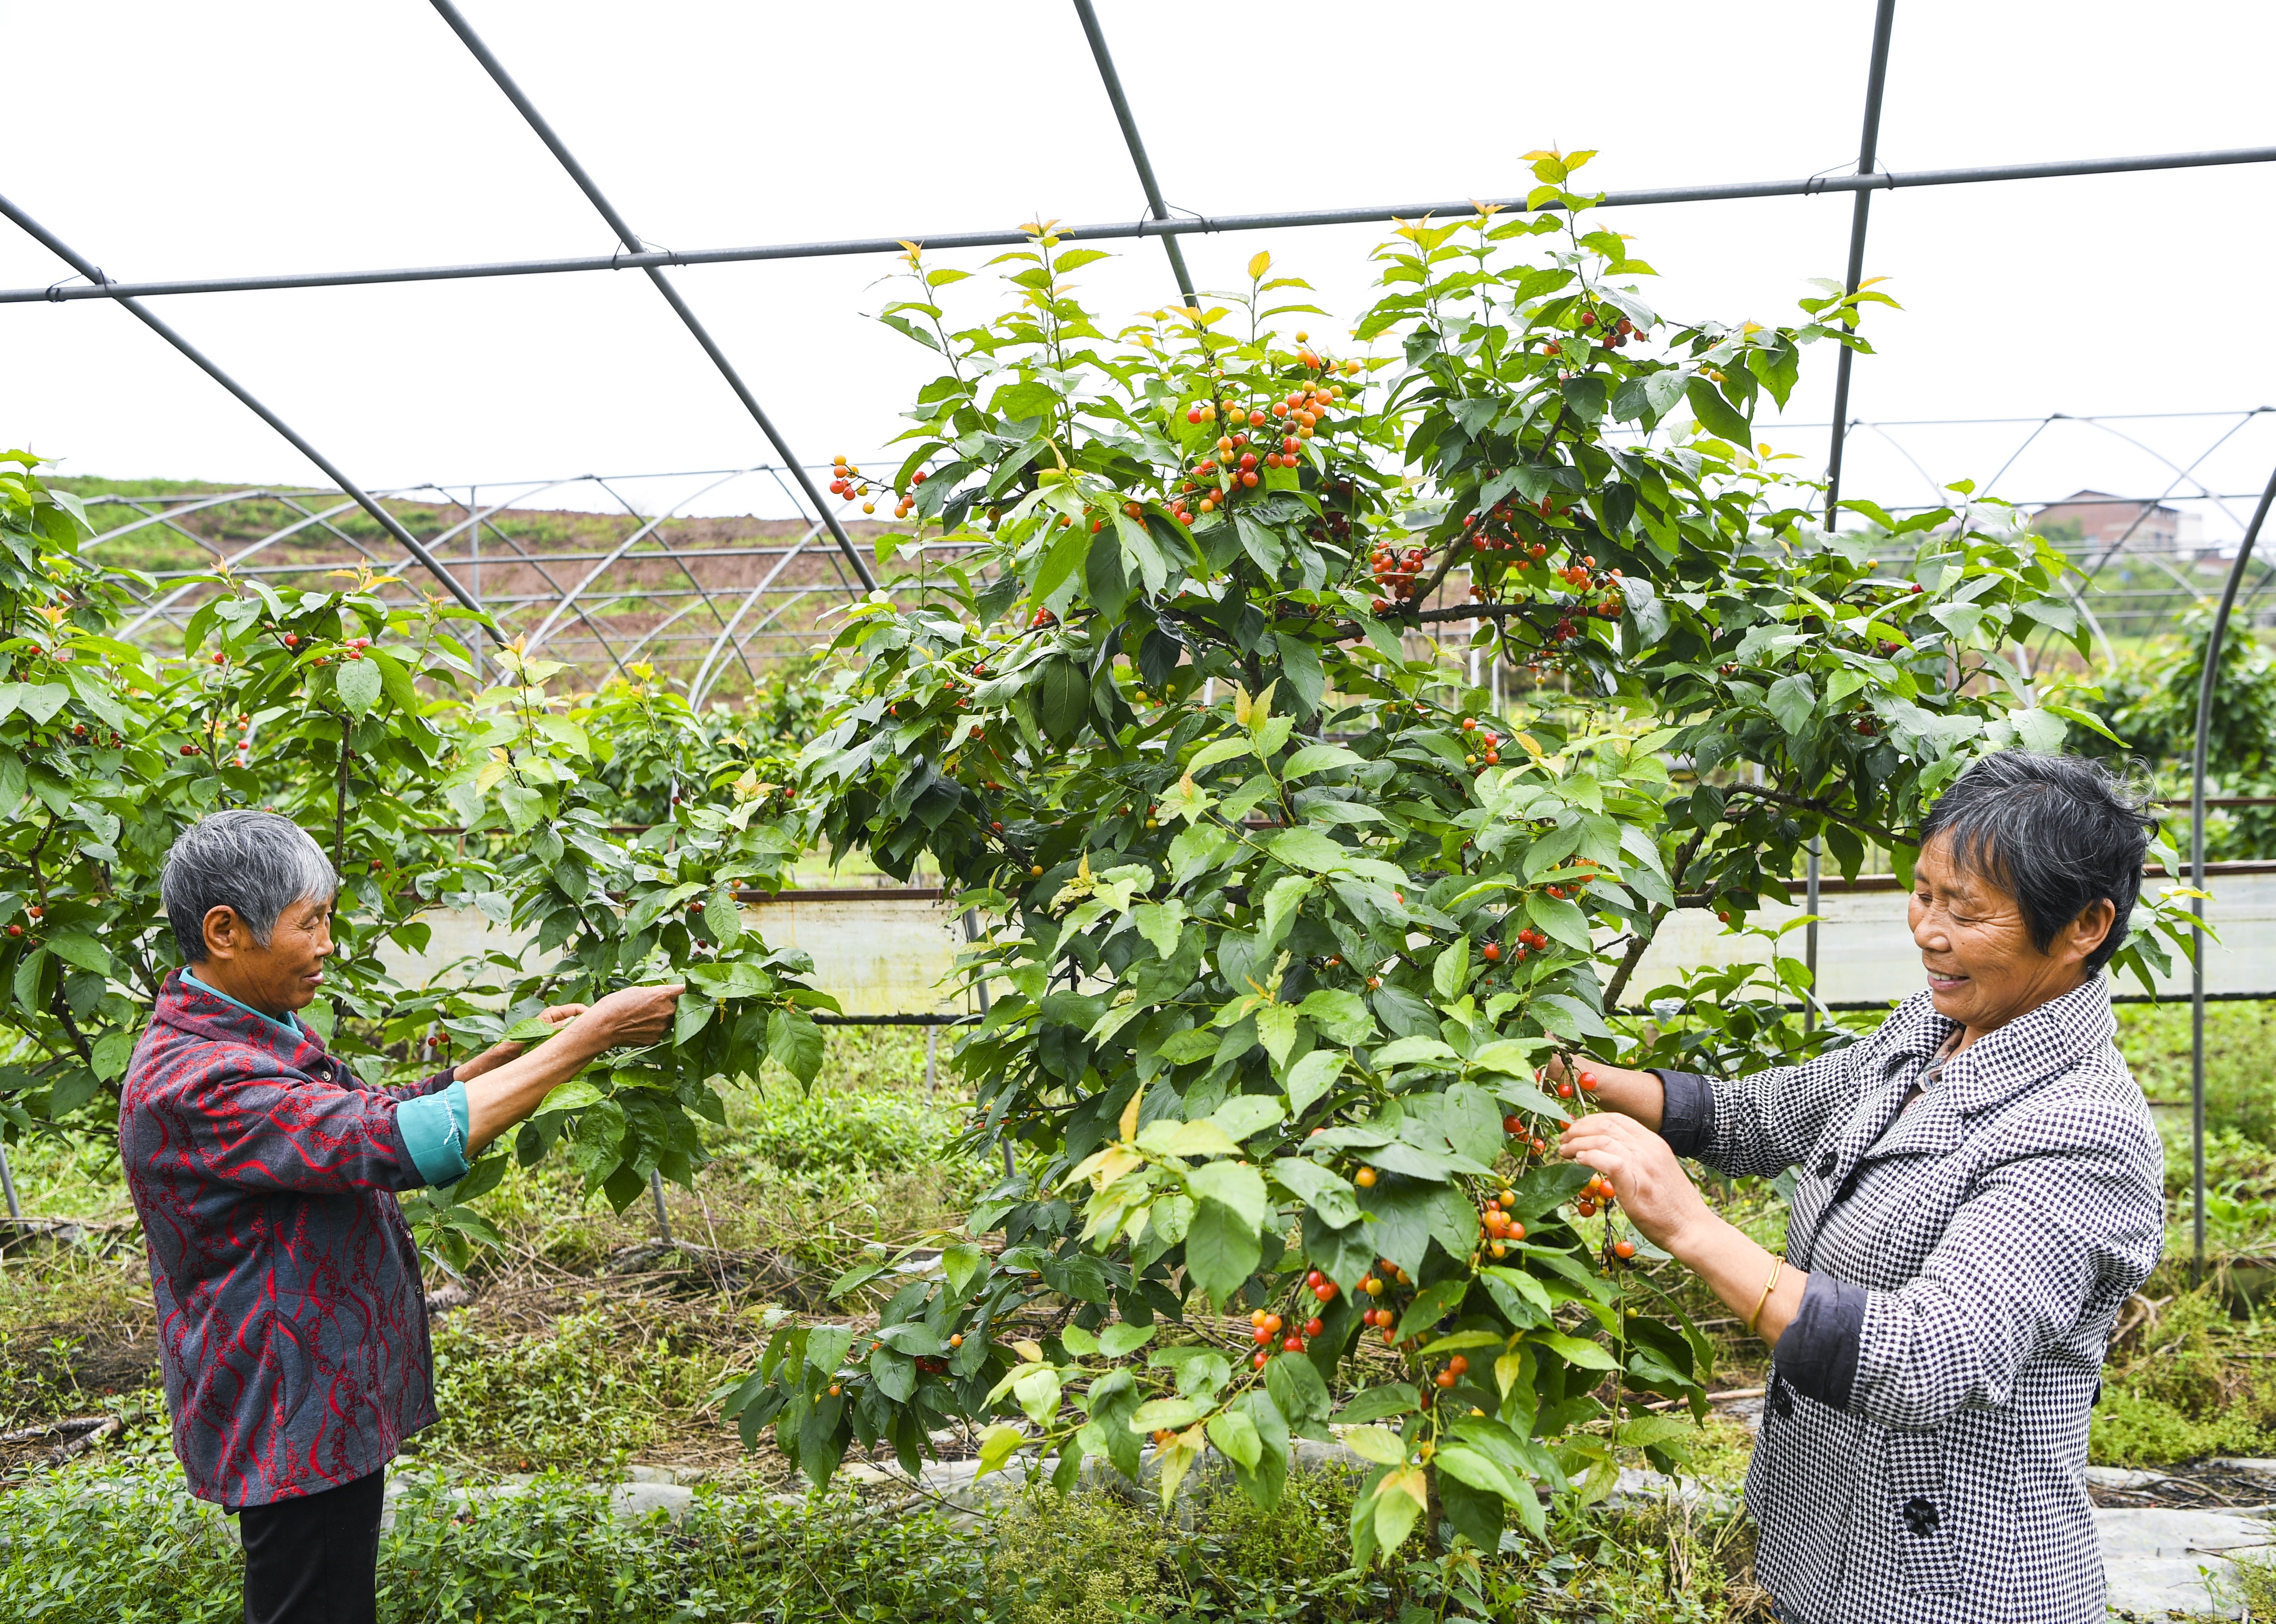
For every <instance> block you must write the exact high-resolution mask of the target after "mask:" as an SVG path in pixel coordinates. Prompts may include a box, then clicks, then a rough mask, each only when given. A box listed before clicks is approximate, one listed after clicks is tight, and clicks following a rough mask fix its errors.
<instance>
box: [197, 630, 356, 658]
mask: <svg viewBox="0 0 2276 1624" xmlns="http://www.w3.org/2000/svg"><path fill="white" fill-rule="evenodd" d="M277 641H278V642H280V643H282V644H284V645H285V647H287V648H290V649H298V648H299V647H300V633H299V632H297V631H288V632H286V633H285V635H284V636H283V637H281V638H277ZM370 646H371V639H370V638H349V639H348V640H347V641H346V642H345V643H343V644H341V645H340V649H341V658H343V659H345V660H360V659H362V658H363V651H364V650H366V649H367V648H369V647H370ZM222 662H223V657H222V656H221V655H220V654H218V653H216V654H215V655H214V663H215V664H216V665H220V664H221V663H222ZM308 663H309V664H310V665H330V663H331V656H330V655H329V654H318V655H317V656H315V658H314V659H313V660H311V661H308Z"/></svg>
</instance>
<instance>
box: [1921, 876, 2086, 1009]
mask: <svg viewBox="0 0 2276 1624" xmlns="http://www.w3.org/2000/svg"><path fill="white" fill-rule="evenodd" d="M2116 912H2117V910H2116V909H2114V908H2113V906H2112V905H2111V903H2110V902H2109V901H2108V899H2107V898H2105V899H2103V900H2101V901H2098V902H2097V903H2094V904H2093V905H2092V906H2091V907H2090V908H2088V909H2087V910H2085V911H2084V912H2083V913H2082V914H2080V915H2079V917H2078V918H2075V919H2074V920H2072V921H2071V922H2070V923H2069V924H2067V925H2064V926H2062V927H2061V928H2060V929H2059V930H2057V931H2056V932H2055V933H2054V938H2053V940H2051V941H2049V942H2048V943H2047V949H2046V951H2045V952H2044V953H2043V952H2041V951H2040V950H2039V948H2038V947H2037V944H2036V943H2034V942H2033V941H2032V940H2031V930H2030V925H2029V921H2028V920H2026V919H2025V918H2024V917H2023V910H2022V903H2019V902H2018V901H2017V900H2016V899H2015V895H2014V893H2013V892H2011V891H2009V890H2007V888H2005V887H2003V886H2001V885H2000V884H1999V881H1998V880H1995V879H1993V878H1992V876H1990V875H1988V874H1984V873H1982V872H1978V871H1977V870H1976V868H1975V867H1972V866H1969V865H1962V864H1961V863H1959V862H1958V861H1956V860H1955V858H1954V852H1953V850H1952V842H1951V841H1950V840H1949V839H1947V838H1946V837H1944V836H1941V835H1939V836H1938V837H1937V838H1936V839H1934V840H1931V841H1930V842H1928V844H1927V845H1926V846H1924V847H1923V848H1922V850H1921V854H1920V859H1919V861H1917V862H1916V863H1915V864H1914V865H1913V895H1912V909H1911V920H1912V930H1913V940H1914V942H1915V943H1916V944H1917V945H1918V947H1919V948H1920V953H1921V965H1922V967H1923V969H1924V970H1926V971H1928V990H1929V995H1930V998H1931V1001H1932V1002H1933V1003H1934V1004H1935V1005H1936V1012H1937V1013H1938V1015H1940V1016H1944V1017H1945V1018H1946V1019H1947V1020H1953V1021H1957V1022H1959V1023H1961V1025H1962V1026H1964V1027H1965V1028H1967V1032H1966V1035H1965V1036H1964V1037H1963V1038H1962V1039H1961V1047H1963V1048H1965V1047H1966V1046H1968V1045H1969V1044H1971V1043H1974V1042H1975V1041H1976V1039H1979V1038H1981V1037H1983V1036H1984V1034H1985V1033H1986V1032H1989V1031H1994V1030H1996V1029H1997V1028H1999V1027H2001V1026H2004V1025H2006V1024H2007V1023H2008V1022H2010V1021H2012V1020H2014V1018H2015V1017H2016V1016H2020V1015H2024V1014H2027V1013H2029V1011H2030V1010H2033V1009H2036V1008H2038V1007H2039V1006H2040V1005H2041V1004H2043V1003H2045V1002H2046V1001H2048V1000H2049V999H2052V998H2060V997H2061V996H2062V995H2063V994H2064V993H2068V992H2071V991H2073V990H2074V989H2075V988H2076V987H2078V986H2081V985H2082V984H2083V983H2084V982H2085V980H2086V977H2087V970H2086V961H2087V958H2088V956H2090V955H2091V954H2092V953H2093V952H2094V950H2095V949H2096V948H2098V947H2100V946H2101V945H2102V939H2103V937H2104V936H2105V935H2106V934H2108V933H2109V931H2110V926H2111V923H2112V920H2113V918H2114V917H2115V915H2116Z"/></svg>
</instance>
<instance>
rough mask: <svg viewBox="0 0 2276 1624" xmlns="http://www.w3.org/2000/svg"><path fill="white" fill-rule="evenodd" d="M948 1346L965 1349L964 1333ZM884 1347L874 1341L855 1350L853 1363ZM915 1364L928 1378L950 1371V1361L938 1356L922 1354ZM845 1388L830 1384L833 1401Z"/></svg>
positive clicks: (951, 1338) (951, 1339) (958, 1334)
mask: <svg viewBox="0 0 2276 1624" xmlns="http://www.w3.org/2000/svg"><path fill="white" fill-rule="evenodd" d="M948 1345H949V1346H950V1347H951V1348H961V1347H963V1346H964V1333H962V1332H958V1333H956V1334H955V1335H953V1336H952V1337H950V1338H949V1339H948ZM883 1347H884V1343H883V1342H880V1341H871V1342H870V1344H869V1347H868V1348H855V1349H854V1353H853V1356H852V1363H855V1364H859V1363H861V1362H862V1361H863V1360H865V1359H867V1358H868V1357H869V1356H870V1355H871V1354H873V1353H876V1351H877V1350H878V1349H879V1348H883ZM915 1363H916V1367H917V1369H918V1370H920V1371H923V1372H924V1373H925V1374H926V1375H928V1376H942V1375H945V1374H947V1371H948V1361H947V1360H945V1359H942V1358H938V1357H936V1356H932V1355H929V1354H920V1355H918V1356H917V1358H916V1362H915ZM843 1386H844V1384H843V1383H840V1382H834V1381H833V1382H831V1384H830V1396H831V1398H833V1399H834V1398H836V1397H838V1394H839V1393H840V1392H841V1391H842V1390H843Z"/></svg>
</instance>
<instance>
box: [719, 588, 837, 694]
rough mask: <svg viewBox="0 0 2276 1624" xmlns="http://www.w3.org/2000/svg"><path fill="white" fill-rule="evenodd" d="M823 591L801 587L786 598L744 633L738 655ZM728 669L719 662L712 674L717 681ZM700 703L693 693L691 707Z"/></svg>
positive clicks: (722, 662)
mask: <svg viewBox="0 0 2276 1624" xmlns="http://www.w3.org/2000/svg"><path fill="white" fill-rule="evenodd" d="M822 590H823V589H822V588H821V587H819V586H801V587H800V588H799V589H798V590H797V591H796V592H793V593H791V595H790V596H789V597H787V598H785V599H784V600H783V601H781V602H780V603H778V604H776V605H775V607H774V608H770V609H769V610H768V611H767V612H766V615H765V617H764V618H762V620H761V621H760V622H759V623H758V624H757V625H755V626H754V627H752V628H751V629H750V630H749V631H746V632H745V633H743V640H742V641H741V642H740V643H738V644H736V645H735V651H736V653H741V652H742V651H743V650H744V649H747V648H748V647H749V646H751V645H752V644H753V643H755V642H756V641H757V640H758V636H759V633H761V632H762V631H765V630H766V629H767V628H768V627H769V626H771V625H773V624H774V623H775V622H777V621H778V620H780V619H781V618H782V617H783V616H785V615H786V614H788V613H789V612H790V608H791V606H792V605H793V604H794V603H796V602H797V601H799V600H800V598H811V597H812V596H814V594H815V593H817V592H820V591H822ZM749 667H750V662H749V661H744V668H745V669H746V670H747V669H749ZM726 668H727V662H726V661H724V660H723V661H720V662H719V669H718V671H714V672H713V673H712V676H713V677H714V679H715V680H716V679H717V676H718V675H719V672H721V671H725V669H726ZM709 692H710V689H709V687H706V688H705V689H704V693H705V694H709ZM700 702H701V696H697V695H694V694H692V693H691V697H690V698H689V699H688V701H687V703H688V705H689V706H690V707H691V708H693V707H694V706H695V705H697V704H699V703H700Z"/></svg>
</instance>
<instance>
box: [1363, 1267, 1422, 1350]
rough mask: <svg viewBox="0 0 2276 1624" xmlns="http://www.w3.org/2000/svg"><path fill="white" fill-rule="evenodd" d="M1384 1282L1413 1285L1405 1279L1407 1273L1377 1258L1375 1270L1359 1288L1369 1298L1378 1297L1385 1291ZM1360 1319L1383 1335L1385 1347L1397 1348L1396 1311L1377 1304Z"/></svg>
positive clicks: (1370, 1272) (1371, 1271) (1397, 1319)
mask: <svg viewBox="0 0 2276 1624" xmlns="http://www.w3.org/2000/svg"><path fill="white" fill-rule="evenodd" d="M1386 1280H1387V1281H1389V1282H1390V1284H1391V1285H1393V1286H1412V1285H1413V1284H1414V1283H1415V1282H1414V1281H1413V1280H1410V1279H1408V1278H1407V1271H1406V1270H1404V1269H1402V1268H1400V1266H1399V1265H1397V1264H1395V1263H1393V1262H1392V1261H1391V1259H1390V1258H1377V1259H1376V1261H1375V1268H1374V1269H1373V1270H1370V1271H1369V1273H1368V1276H1367V1278H1366V1279H1365V1280H1362V1281H1360V1283H1359V1288H1360V1289H1361V1290H1362V1291H1363V1292H1365V1293H1367V1295H1369V1296H1370V1297H1379V1296H1381V1295H1384V1292H1385V1289H1386V1287H1385V1281H1386ZM1360 1318H1361V1319H1362V1321H1364V1322H1365V1323H1366V1324H1367V1325H1369V1326H1373V1327H1374V1328H1376V1329H1377V1330H1380V1331H1381V1332H1382V1333H1383V1343H1384V1346H1385V1347H1386V1348H1395V1347H1397V1346H1398V1344H1399V1329H1398V1327H1399V1311H1398V1310H1397V1309H1395V1308H1392V1307H1390V1306H1388V1305H1387V1304H1381V1303H1378V1304H1377V1306H1375V1307H1374V1308H1370V1309H1369V1310H1368V1311H1366V1312H1364V1313H1362V1315H1361V1316H1360Z"/></svg>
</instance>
